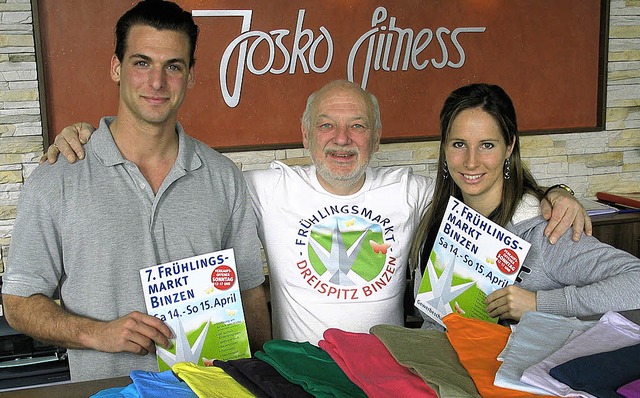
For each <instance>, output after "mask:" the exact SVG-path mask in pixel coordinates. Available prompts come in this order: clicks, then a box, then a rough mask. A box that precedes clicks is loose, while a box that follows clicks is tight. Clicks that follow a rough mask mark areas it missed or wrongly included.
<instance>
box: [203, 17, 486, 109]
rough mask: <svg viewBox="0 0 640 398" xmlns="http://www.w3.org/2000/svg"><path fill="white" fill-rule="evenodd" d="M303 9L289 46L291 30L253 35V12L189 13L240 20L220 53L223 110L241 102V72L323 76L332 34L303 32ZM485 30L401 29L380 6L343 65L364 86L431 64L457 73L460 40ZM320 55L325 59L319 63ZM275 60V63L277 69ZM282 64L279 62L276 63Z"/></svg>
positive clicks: (462, 53) (462, 54)
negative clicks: (376, 75)
mask: <svg viewBox="0 0 640 398" xmlns="http://www.w3.org/2000/svg"><path fill="white" fill-rule="evenodd" d="M305 12H306V10H299V11H298V18H297V20H296V24H295V28H294V31H293V41H292V42H291V43H290V44H289V47H290V48H288V47H287V44H285V41H286V40H287V39H286V38H287V36H289V35H291V34H292V33H291V31H290V30H289V29H273V30H271V31H269V32H263V31H259V30H251V20H252V16H253V11H252V10H193V12H192V14H193V16H194V17H241V20H242V22H241V24H240V31H239V34H238V36H236V37H235V38H234V39H233V40H231V42H230V43H229V45H228V46H227V48H226V49H225V51H224V53H223V54H222V59H221V62H220V71H219V78H220V89H221V91H222V97H223V99H224V101H225V103H226V104H227V106H229V107H231V108H233V107H236V106H237V105H238V104H239V103H240V96H241V94H242V81H243V76H244V72H245V70H246V71H248V72H249V73H252V74H254V75H257V76H259V75H264V74H266V73H271V74H274V75H279V74H283V73H289V74H290V75H293V74H295V73H296V70H297V68H298V67H300V68H301V69H302V72H303V73H305V74H308V73H311V72H314V73H318V74H321V73H324V72H326V71H327V70H328V69H329V67H330V66H331V64H332V62H333V54H334V44H333V43H334V39H333V37H332V36H331V32H329V30H328V29H327V28H326V27H324V26H320V27H319V28H318V31H317V32H314V31H313V30H311V29H308V28H304V17H305ZM485 30H486V27H483V26H478V27H470V26H468V27H457V28H454V29H449V28H447V27H444V26H441V27H437V28H427V27H425V28H421V29H418V30H414V29H412V28H403V27H400V26H398V25H397V18H396V17H393V16H391V17H389V16H388V12H387V9H386V8H385V7H378V8H376V9H375V10H374V11H373V14H372V17H371V29H369V30H368V31H366V32H364V33H363V34H362V35H361V36H360V37H358V38H357V40H356V41H355V42H354V43H353V45H352V46H351V50H350V52H349V57H348V59H347V62H346V69H347V70H346V72H347V78H348V79H349V80H350V81H353V82H356V83H358V82H359V84H360V85H361V86H362V88H366V87H367V81H368V79H369V74H370V72H371V70H375V71H379V70H382V71H385V72H397V71H398V70H402V71H407V70H409V68H413V69H415V70H418V71H421V70H424V69H426V68H427V67H428V66H429V65H431V66H432V67H433V68H435V69H442V68H445V67H449V68H454V69H457V68H461V67H462V66H463V65H464V63H465V60H466V54H465V51H464V48H463V46H462V44H461V42H460V39H459V36H460V35H461V34H463V33H467V34H469V33H483V32H484V31H485ZM451 45H452V46H453V48H454V49H455V52H456V54H449V47H450V46H451ZM430 46H438V47H439V49H440V55H441V57H440V58H439V59H436V58H430V59H429V58H428V57H426V56H424V55H423V54H422V53H423V52H424V51H425V50H427V49H428V48H429V47H430ZM262 48H264V49H266V50H267V51H268V54H269V56H268V58H266V61H265V60H260V62H261V64H260V65H256V59H255V58H254V54H255V53H256V51H257V50H259V49H262ZM319 50H321V52H320V53H321V54H323V57H324V58H323V59H318V58H319V57H318V56H317V54H319ZM361 53H363V54H365V58H364V61H363V65H362V66H361V70H362V75H361V76H355V71H356V70H357V69H358V68H357V65H356V58H357V57H358V55H359V54H361ZM276 57H277V59H278V60H279V61H278V64H277V65H276ZM234 58H235V59H236V60H237V63H236V70H235V71H234V72H232V73H233V74H234V75H235V79H233V80H234V83H233V88H230V87H229V85H228V84H227V76H229V75H228V74H229V70H228V69H229V65H230V64H231V63H232V62H231V61H232V60H233V59H234ZM280 59H282V61H280Z"/></svg>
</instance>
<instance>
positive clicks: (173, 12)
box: [115, 0, 198, 67]
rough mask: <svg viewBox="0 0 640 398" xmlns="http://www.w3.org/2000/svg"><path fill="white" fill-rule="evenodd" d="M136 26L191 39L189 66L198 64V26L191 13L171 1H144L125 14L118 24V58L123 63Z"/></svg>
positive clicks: (116, 31) (116, 34) (116, 50)
mask: <svg viewBox="0 0 640 398" xmlns="http://www.w3.org/2000/svg"><path fill="white" fill-rule="evenodd" d="M136 25H147V26H151V27H152V28H156V29H158V30H175V31H178V32H182V33H184V34H186V35H187V36H188V37H189V44H190V46H191V49H190V54H189V66H190V67H191V66H193V65H194V64H195V62H196V58H195V52H196V43H197V41H198V25H196V24H195V22H194V21H193V17H192V16H191V13H190V12H188V11H185V10H183V9H182V8H180V6H179V5H177V4H176V3H173V2H171V1H164V0H142V1H141V2H139V3H138V4H136V5H135V6H134V7H133V8H132V9H130V10H129V11H127V12H126V13H124V14H123V15H122V16H121V17H120V19H119V20H118V23H117V24H116V30H115V36H116V49H115V53H116V57H118V59H119V60H120V62H122V61H123V58H124V53H125V52H126V50H127V35H128V34H129V29H131V27H132V26H136Z"/></svg>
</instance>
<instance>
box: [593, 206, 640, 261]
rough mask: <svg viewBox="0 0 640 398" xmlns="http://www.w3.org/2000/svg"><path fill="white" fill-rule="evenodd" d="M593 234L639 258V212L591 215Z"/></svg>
mask: <svg viewBox="0 0 640 398" xmlns="http://www.w3.org/2000/svg"><path fill="white" fill-rule="evenodd" d="M591 221H592V222H593V236H595V237H596V238H598V239H599V240H600V241H602V242H604V243H608V244H610V245H611V246H614V247H617V248H618V249H621V250H624V251H626V252H629V253H631V254H633V255H634V256H636V257H639V258H640V212H632V213H612V214H603V215H600V216H593V217H591Z"/></svg>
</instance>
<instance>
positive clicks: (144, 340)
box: [82, 311, 173, 355]
mask: <svg viewBox="0 0 640 398" xmlns="http://www.w3.org/2000/svg"><path fill="white" fill-rule="evenodd" d="M172 337H173V336H172V332H171V329H169V327H168V326H167V325H166V324H165V323H164V322H162V321H161V320H160V319H158V318H156V317H154V316H151V315H146V314H143V313H141V312H137V311H134V312H131V313H129V314H127V315H125V316H123V317H121V318H118V319H116V320H114V321H111V322H106V323H102V324H99V325H97V327H95V328H92V331H91V332H88V333H87V334H86V335H84V336H83V338H82V340H84V339H85V338H86V343H85V344H83V345H86V346H88V347H89V348H93V349H95V350H98V351H104V352H131V353H134V354H138V355H146V354H148V353H150V352H155V351H156V347H155V345H156V344H158V345H160V346H162V347H165V348H169V347H170V346H171V342H170V341H169V339H170V338H172Z"/></svg>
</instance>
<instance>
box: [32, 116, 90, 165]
mask: <svg viewBox="0 0 640 398" xmlns="http://www.w3.org/2000/svg"><path fill="white" fill-rule="evenodd" d="M95 130H96V129H95V128H94V127H93V126H92V125H90V124H89V123H76V124H72V125H71V126H67V127H65V128H64V129H62V131H61V132H60V134H58V135H57V136H56V139H55V141H54V142H53V144H51V145H50V146H49V148H48V149H47V152H46V153H45V154H44V155H42V157H41V158H40V163H44V162H45V161H48V162H49V163H52V164H53V163H55V162H56V160H58V155H59V154H60V153H62V155H63V156H64V157H65V158H66V159H67V161H68V162H69V163H75V162H76V160H78V159H84V148H82V146H83V145H84V144H86V143H87V141H89V137H91V134H92V133H93V132H94V131H95Z"/></svg>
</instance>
